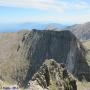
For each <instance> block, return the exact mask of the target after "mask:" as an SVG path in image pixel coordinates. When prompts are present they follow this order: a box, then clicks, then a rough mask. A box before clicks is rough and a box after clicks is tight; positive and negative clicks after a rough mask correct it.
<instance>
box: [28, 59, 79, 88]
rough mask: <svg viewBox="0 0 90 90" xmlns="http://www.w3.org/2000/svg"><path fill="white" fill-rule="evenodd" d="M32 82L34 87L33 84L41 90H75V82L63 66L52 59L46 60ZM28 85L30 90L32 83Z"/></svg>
mask: <svg viewBox="0 0 90 90" xmlns="http://www.w3.org/2000/svg"><path fill="white" fill-rule="evenodd" d="M32 80H33V84H34V85H35V83H34V82H37V83H38V84H36V85H40V86H41V87H42V88H43V90H44V89H47V90H77V85H76V81H75V80H74V78H73V77H72V76H71V75H70V73H68V71H67V70H66V67H65V65H64V64H59V63H57V62H56V61H55V60H53V59H50V60H46V61H45V62H44V63H43V65H42V66H41V67H40V69H39V70H38V72H37V73H35V74H34V76H33V77H32ZM29 83H30V88H31V87H32V86H33V85H32V81H30V82H29ZM36 85H35V86H36ZM35 86H33V88H34V87H35ZM30 90H31V89H30ZM34 90H35V89H34ZM36 90H37V89H36Z"/></svg>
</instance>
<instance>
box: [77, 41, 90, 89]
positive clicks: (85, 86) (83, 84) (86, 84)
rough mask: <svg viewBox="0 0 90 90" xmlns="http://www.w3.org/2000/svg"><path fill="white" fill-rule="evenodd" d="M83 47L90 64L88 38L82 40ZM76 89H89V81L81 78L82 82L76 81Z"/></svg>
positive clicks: (89, 43) (89, 42)
mask: <svg viewBox="0 0 90 90" xmlns="http://www.w3.org/2000/svg"><path fill="white" fill-rule="evenodd" d="M82 43H83V45H84V48H85V49H86V60H87V62H88V65H89V66H90V40H87V41H84V42H82ZM77 85H78V90H90V82H87V81H85V80H83V81H82V82H79V81H78V82H77Z"/></svg>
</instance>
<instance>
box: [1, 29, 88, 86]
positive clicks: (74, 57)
mask: <svg viewBox="0 0 90 90" xmlns="http://www.w3.org/2000/svg"><path fill="white" fill-rule="evenodd" d="M12 37H13V38H12ZM9 39H10V41H9V43H10V45H9V49H7V48H5V46H8V44H7V41H5V42H4V43H5V44H4V45H5V46H4V45H3V47H4V48H5V49H6V52H7V50H8V52H7V54H6V55H5V57H6V58H3V60H2V59H1V60H0V62H2V64H0V67H1V69H0V77H1V79H3V80H7V81H10V80H11V81H16V82H19V84H21V85H26V84H27V83H28V81H29V80H30V79H31V78H32V76H33V75H34V73H35V72H37V70H38V69H39V68H40V66H41V65H42V64H43V62H45V60H46V59H55V60H56V61H57V62H58V63H64V64H65V65H66V68H67V69H68V71H70V72H71V73H72V74H73V75H75V76H78V77H79V76H80V77H79V78H80V79H81V78H82V77H81V75H82V76H85V77H86V76H87V75H85V73H84V74H83V73H82V72H85V71H87V72H89V69H88V68H89V66H88V65H87V63H86V61H85V58H84V55H85V51H84V48H83V46H82V45H81V43H80V42H79V40H78V39H77V38H76V37H75V36H74V35H73V34H72V33H71V32H70V31H48V30H46V31H37V30H33V31H22V32H18V33H16V34H15V35H12V36H11V37H9ZM6 40H7V38H6ZM12 47H13V48H12ZM1 48H2V45H1ZM1 50H3V49H1ZM9 50H10V53H9ZM9 54H10V57H9V58H7V55H9ZM5 60H6V61H5ZM7 63H9V64H7ZM3 66H5V67H3ZM2 67H3V68H2ZM11 67H12V68H11ZM6 75H7V76H6Z"/></svg>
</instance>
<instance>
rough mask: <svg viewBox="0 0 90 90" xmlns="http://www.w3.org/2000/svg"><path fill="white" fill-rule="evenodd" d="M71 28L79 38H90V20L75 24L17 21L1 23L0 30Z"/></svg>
mask: <svg viewBox="0 0 90 90" xmlns="http://www.w3.org/2000/svg"><path fill="white" fill-rule="evenodd" d="M31 29H37V30H58V31H59V30H69V31H71V32H73V33H74V34H75V35H76V36H77V38H78V39H81V40H88V39H90V22H87V23H84V24H75V25H71V26H67V25H63V24H58V23H49V24H46V23H16V24H0V32H16V31H20V30H31Z"/></svg>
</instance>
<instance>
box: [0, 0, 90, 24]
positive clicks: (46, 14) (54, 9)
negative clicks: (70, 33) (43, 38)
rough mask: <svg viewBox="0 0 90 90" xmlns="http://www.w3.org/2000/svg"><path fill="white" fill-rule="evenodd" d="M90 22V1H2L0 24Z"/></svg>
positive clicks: (0, 3)
mask: <svg viewBox="0 0 90 90" xmlns="http://www.w3.org/2000/svg"><path fill="white" fill-rule="evenodd" d="M88 21H90V0H0V23H16V22H46V23H48V22H51V23H62V24H66V23H67V24H68V23H71V24H74V23H84V22H88Z"/></svg>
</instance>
